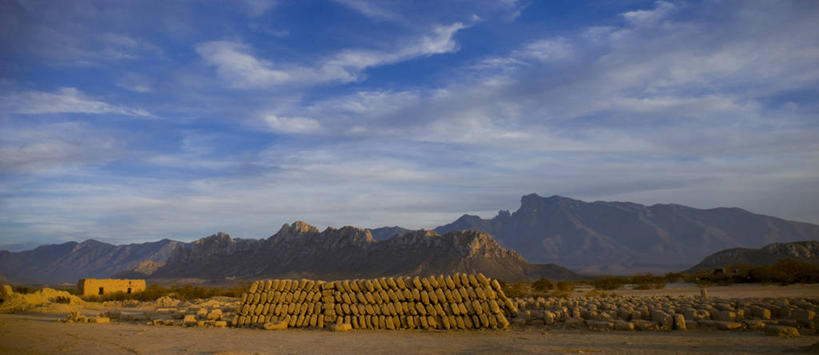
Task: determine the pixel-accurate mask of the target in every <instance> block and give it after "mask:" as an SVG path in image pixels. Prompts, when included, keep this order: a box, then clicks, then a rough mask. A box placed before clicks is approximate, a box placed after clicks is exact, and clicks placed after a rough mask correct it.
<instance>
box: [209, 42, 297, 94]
mask: <svg viewBox="0 0 819 355" xmlns="http://www.w3.org/2000/svg"><path fill="white" fill-rule="evenodd" d="M196 51H197V52H198V53H199V55H201V56H202V58H204V59H205V61H206V62H207V63H208V64H211V65H214V66H216V70H217V71H218V73H219V76H220V77H221V78H222V79H224V80H225V81H227V83H228V85H230V86H231V87H234V88H254V87H262V86H268V85H276V84H281V83H284V82H287V81H290V80H292V75H290V74H288V73H287V72H285V71H281V70H275V69H272V68H271V67H272V64H271V63H270V62H268V61H264V60H259V59H256V57H254V56H253V55H252V54H250V53H249V49H248V48H247V46H245V45H243V44H241V43H236V42H229V41H215V42H207V43H202V44H200V45H198V46H196Z"/></svg>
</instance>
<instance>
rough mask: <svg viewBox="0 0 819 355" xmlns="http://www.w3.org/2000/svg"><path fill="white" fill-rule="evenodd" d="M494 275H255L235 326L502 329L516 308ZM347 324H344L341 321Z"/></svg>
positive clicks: (236, 318)
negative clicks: (316, 278) (353, 277)
mask: <svg viewBox="0 0 819 355" xmlns="http://www.w3.org/2000/svg"><path fill="white" fill-rule="evenodd" d="M516 313H517V307H516V305H515V304H514V303H513V302H512V301H511V300H509V299H508V298H507V297H506V295H504V294H503V291H502V290H501V288H500V284H499V283H498V281H497V280H490V279H488V278H486V277H485V276H484V275H482V274H470V275H467V274H454V275H449V276H430V277H423V278H421V277H413V278H409V277H382V278H379V279H365V280H342V281H332V282H324V281H314V280H264V281H256V282H254V283H253V284H252V285H251V286H250V289H249V290H248V292H247V293H246V294H244V295H242V305H241V307H240V308H239V312H238V315H237V316H236V317H235V318H234V320H233V326H236V327H265V325H266V324H267V326H266V327H267V328H271V327H274V325H276V326H277V327H282V326H283V325H284V324H286V325H287V327H297V328H324V327H325V326H330V325H332V326H335V325H349V328H352V329H389V330H395V329H502V328H506V327H508V326H509V322H508V321H507V316H508V315H512V314H516ZM341 328H347V327H341Z"/></svg>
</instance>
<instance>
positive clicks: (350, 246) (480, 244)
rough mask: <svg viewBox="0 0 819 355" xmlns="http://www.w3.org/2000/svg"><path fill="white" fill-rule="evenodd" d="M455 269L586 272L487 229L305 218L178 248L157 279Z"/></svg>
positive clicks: (531, 274)
mask: <svg viewBox="0 0 819 355" xmlns="http://www.w3.org/2000/svg"><path fill="white" fill-rule="evenodd" d="M452 272H472V273H474V272H482V273H484V274H486V275H487V276H490V277H495V278H500V279H503V280H509V281H522V280H536V279H539V278H542V277H547V278H552V279H576V278H578V277H579V276H578V275H577V274H575V273H573V272H571V271H569V270H568V269H565V268H562V267H560V266H557V265H534V264H529V263H527V262H526V260H524V259H523V257H521V256H520V254H518V253H517V252H515V251H513V250H509V249H506V248H503V247H501V246H500V245H499V244H498V243H497V242H496V241H495V240H494V239H492V237H491V236H489V235H487V234H485V233H482V232H477V231H456V232H451V233H447V234H444V235H439V234H438V233H436V232H433V231H423V230H421V231H414V232H408V233H405V234H397V235H395V236H393V237H392V238H389V239H387V240H384V241H376V240H375V239H373V236H372V233H371V232H370V231H369V230H367V229H361V228H355V227H343V228H340V229H336V228H327V229H325V230H324V231H321V232H320V231H319V230H318V229H317V228H316V227H313V226H310V225H308V224H306V223H304V222H296V223H293V224H292V225H288V224H285V225H284V226H282V228H281V229H280V230H279V231H278V232H277V233H276V234H274V235H273V236H271V237H269V238H267V239H257V240H256V239H254V240H250V239H245V240H235V239H233V238H231V237H230V236H229V235H227V234H224V233H220V234H216V235H212V236H210V237H207V238H204V239H200V240H198V241H196V242H195V243H192V244H190V245H186V246H185V247H182V248H177V249H176V250H175V251H174V253H173V254H171V256H170V257H169V258H168V261H167V263H166V265H165V266H163V267H160V268H159V269H158V270H156V271H155V272H154V273H153V274H151V277H155V278H180V277H182V278H194V277H195V278H234V277H235V278H254V277H263V276H264V277H267V276H276V277H294V278H302V277H305V278H320V279H344V278H364V277H368V278H369V277H380V276H388V275H437V274H447V273H452Z"/></svg>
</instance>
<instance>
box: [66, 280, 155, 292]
mask: <svg viewBox="0 0 819 355" xmlns="http://www.w3.org/2000/svg"><path fill="white" fill-rule="evenodd" d="M77 288H78V289H79V291H80V294H82V295H83V296H98V295H100V288H102V294H103V295H108V294H112V293H116V292H122V293H128V289H129V288H130V290H131V292H130V293H137V292H142V291H145V280H129V279H82V280H80V281H79V282H78V283H77Z"/></svg>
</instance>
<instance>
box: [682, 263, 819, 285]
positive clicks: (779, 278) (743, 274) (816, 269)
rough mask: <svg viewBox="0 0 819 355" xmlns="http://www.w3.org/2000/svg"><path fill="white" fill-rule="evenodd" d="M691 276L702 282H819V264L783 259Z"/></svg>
mask: <svg viewBox="0 0 819 355" xmlns="http://www.w3.org/2000/svg"><path fill="white" fill-rule="evenodd" d="M691 278H693V279H694V280H696V282H697V283H698V284H700V283H714V284H719V285H730V284H734V283H778V284H782V285H788V284H792V283H816V282H819V265H814V264H810V263H805V262H800V261H796V260H792V259H783V260H780V261H778V262H777V263H776V264H773V265H761V266H751V265H747V264H732V265H729V266H727V267H725V272H718V273H715V272H713V271H712V270H705V271H700V272H697V273H694V274H693V275H691Z"/></svg>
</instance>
